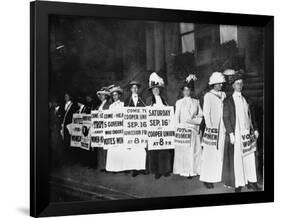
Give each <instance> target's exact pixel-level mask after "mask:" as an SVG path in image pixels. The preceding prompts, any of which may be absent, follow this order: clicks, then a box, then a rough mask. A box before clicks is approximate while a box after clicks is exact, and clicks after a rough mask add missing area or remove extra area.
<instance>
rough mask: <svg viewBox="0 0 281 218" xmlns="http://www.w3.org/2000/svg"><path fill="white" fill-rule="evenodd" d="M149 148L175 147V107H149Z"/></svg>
mask: <svg viewBox="0 0 281 218" xmlns="http://www.w3.org/2000/svg"><path fill="white" fill-rule="evenodd" d="M147 124H148V128H147V129H148V132H147V136H148V150H162V149H174V148H175V146H174V136H175V127H174V108H173V107H172V106H161V107H155V106H153V107H151V106H149V107H147Z"/></svg>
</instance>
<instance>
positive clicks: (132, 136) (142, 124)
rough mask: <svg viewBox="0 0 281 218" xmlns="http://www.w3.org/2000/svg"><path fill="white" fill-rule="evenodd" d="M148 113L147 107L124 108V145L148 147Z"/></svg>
mask: <svg viewBox="0 0 281 218" xmlns="http://www.w3.org/2000/svg"><path fill="white" fill-rule="evenodd" d="M146 145H147V114H146V108H145V107H125V108H124V146H126V147H127V148H133V147H146Z"/></svg>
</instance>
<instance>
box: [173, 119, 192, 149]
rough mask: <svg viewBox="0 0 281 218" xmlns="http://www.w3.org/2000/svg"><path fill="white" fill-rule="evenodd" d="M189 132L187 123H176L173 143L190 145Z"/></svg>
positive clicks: (190, 132)
mask: <svg viewBox="0 0 281 218" xmlns="http://www.w3.org/2000/svg"><path fill="white" fill-rule="evenodd" d="M191 134H192V130H191V129H190V128H188V126H187V124H185V123H181V124H178V125H177V126H176V131H175V140H174V143H175V145H183V146H191Z"/></svg>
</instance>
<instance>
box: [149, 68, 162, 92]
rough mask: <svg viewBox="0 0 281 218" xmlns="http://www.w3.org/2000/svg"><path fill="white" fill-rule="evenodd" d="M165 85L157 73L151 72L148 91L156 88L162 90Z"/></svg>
mask: <svg viewBox="0 0 281 218" xmlns="http://www.w3.org/2000/svg"><path fill="white" fill-rule="evenodd" d="M164 85H165V83H164V80H163V78H162V77H160V76H159V75H158V74H157V73H155V72H153V73H151V74H150V76H149V89H152V88H155V87H158V88H163V87H164Z"/></svg>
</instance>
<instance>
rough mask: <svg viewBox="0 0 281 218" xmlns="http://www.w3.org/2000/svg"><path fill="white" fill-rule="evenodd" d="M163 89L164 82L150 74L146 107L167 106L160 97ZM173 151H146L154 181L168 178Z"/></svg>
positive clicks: (154, 74) (148, 165) (155, 75)
mask: <svg viewBox="0 0 281 218" xmlns="http://www.w3.org/2000/svg"><path fill="white" fill-rule="evenodd" d="M163 88H164V81H163V79H162V78H161V77H159V76H158V75H157V74H156V73H152V74H151V75H150V78H149V89H150V90H151V93H152V96H150V97H148V98H147V99H146V105H147V106H168V103H167V101H166V100H165V99H164V97H163V96H162V95H161V90H162V89H163ZM173 152H174V150H173V149H165V150H164V149H163V150H148V153H147V161H148V163H147V167H148V170H149V172H150V173H153V174H155V179H159V178H160V177H161V176H165V177H167V176H169V175H170V173H171V172H172V163H173Z"/></svg>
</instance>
